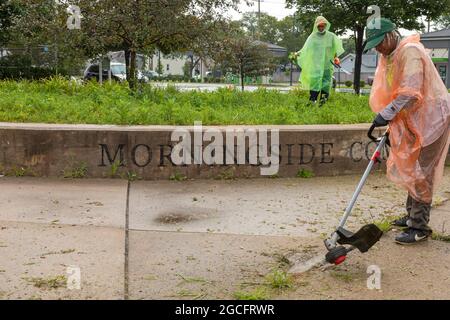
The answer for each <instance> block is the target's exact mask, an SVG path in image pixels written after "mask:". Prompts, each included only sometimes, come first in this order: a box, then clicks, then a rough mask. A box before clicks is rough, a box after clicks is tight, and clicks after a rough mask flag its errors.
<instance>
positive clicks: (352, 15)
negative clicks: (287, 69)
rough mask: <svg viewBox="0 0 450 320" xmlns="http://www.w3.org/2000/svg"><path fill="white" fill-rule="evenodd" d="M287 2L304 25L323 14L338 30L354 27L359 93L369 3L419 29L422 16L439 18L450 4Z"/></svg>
mask: <svg viewBox="0 0 450 320" xmlns="http://www.w3.org/2000/svg"><path fill="white" fill-rule="evenodd" d="M286 4H287V6H288V7H296V8H297V13H296V14H297V16H298V17H299V19H300V20H301V21H302V23H303V24H304V25H311V26H312V25H313V21H314V19H315V17H316V16H317V15H319V14H321V15H323V16H325V17H327V18H328V19H329V20H330V22H331V24H332V27H333V28H334V31H335V32H336V33H337V34H343V33H344V32H346V31H347V30H351V31H353V38H354V40H355V52H356V58H355V72H354V81H353V83H354V89H355V92H356V94H359V93H360V80H361V64H362V55H363V49H364V46H363V44H364V30H365V28H366V24H367V20H368V18H369V17H370V16H371V14H370V13H369V14H368V13H367V9H368V7H370V6H371V5H377V6H378V7H379V8H380V9H381V16H382V17H385V18H389V19H391V20H392V21H393V22H394V23H396V24H397V26H398V27H403V28H406V29H415V30H418V29H421V27H423V24H422V23H421V22H419V20H418V18H419V17H421V16H426V17H427V19H430V20H434V19H436V18H438V17H439V16H441V12H442V8H448V7H449V0H436V1H427V0H409V1H407V4H406V3H405V1H401V0H373V1H369V2H368V1H365V0H321V1H315V0H287V1H286Z"/></svg>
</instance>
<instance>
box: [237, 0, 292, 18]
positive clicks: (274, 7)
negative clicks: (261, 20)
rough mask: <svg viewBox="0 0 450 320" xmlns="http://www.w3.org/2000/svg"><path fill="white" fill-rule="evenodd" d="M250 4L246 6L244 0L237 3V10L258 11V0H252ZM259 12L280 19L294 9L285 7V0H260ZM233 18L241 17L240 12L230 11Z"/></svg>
mask: <svg viewBox="0 0 450 320" xmlns="http://www.w3.org/2000/svg"><path fill="white" fill-rule="evenodd" d="M252 3H253V5H252V6H247V5H246V4H245V1H242V3H241V4H240V5H239V10H240V11H241V12H252V11H258V1H257V0H253V1H252ZM261 12H266V13H268V14H270V15H271V16H274V17H277V18H278V19H282V18H284V17H286V16H289V15H291V14H293V13H294V12H295V10H294V9H286V1H284V0H261ZM231 16H232V18H233V19H235V20H238V19H240V18H241V16H242V14H241V13H239V12H236V11H233V12H232V13H231Z"/></svg>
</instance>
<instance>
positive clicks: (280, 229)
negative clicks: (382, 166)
mask: <svg viewBox="0 0 450 320" xmlns="http://www.w3.org/2000/svg"><path fill="white" fill-rule="evenodd" d="M358 179H359V177H358V176H345V177H329V178H313V179H257V180H236V181H217V180H212V181H211V180H208V181H205V180H202V181H200V180H199V181H185V182H172V181H136V182H130V183H128V182H127V181H125V180H61V179H40V178H5V177H4V178H0V190H1V191H2V192H1V193H0V204H1V208H2V210H1V212H0V256H1V257H2V258H1V260H0V299H126V298H129V299H193V298H195V299H233V298H234V296H235V294H236V293H237V292H241V291H245V292H246V291H252V290H254V289H255V288H258V287H261V286H265V285H264V283H265V282H267V281H266V278H265V276H266V275H267V274H268V273H270V272H271V271H272V270H274V269H280V270H285V269H286V268H287V265H286V264H285V261H286V257H288V256H289V255H292V254H302V255H305V257H307V256H312V255H315V254H320V253H323V251H324V249H323V245H322V239H323V237H325V236H326V235H327V234H329V233H330V232H331V231H332V230H333V227H334V226H335V225H336V223H337V221H338V219H339V217H340V216H341V214H342V211H343V209H344V208H345V206H346V204H347V202H348V200H349V199H350V197H351V195H352V193H353V191H354V188H355V186H356V184H357V181H358ZM404 198H405V192H404V191H402V190H398V189H397V188H396V187H394V186H393V185H392V184H390V183H389V182H387V181H386V180H385V177H384V176H383V175H382V174H378V173H376V174H374V175H373V176H371V177H370V179H369V182H368V185H367V186H366V188H365V189H364V191H363V194H362V196H361V198H360V199H359V202H358V205H357V207H356V208H355V211H354V216H353V217H352V218H351V219H350V222H349V229H351V230H354V229H357V228H358V227H359V226H361V225H363V224H365V223H368V222H371V221H374V220H375V221H379V220H382V219H383V218H384V217H389V216H393V215H398V214H402V213H403V210H404V209H403V204H404V200H405V199H404ZM446 198H450V170H449V168H447V169H446V176H445V177H444V184H443V186H442V187H441V188H440V190H439V194H438V196H437V197H436V199H437V205H438V207H437V208H435V209H434V211H433V213H432V226H433V228H434V229H435V230H436V231H439V232H442V233H446V234H450V201H445V199H446ZM395 234H396V232H395V231H391V232H389V233H388V234H387V235H386V236H385V237H383V239H382V240H381V242H380V243H379V244H377V245H376V247H375V248H374V249H373V250H371V251H370V252H369V253H367V254H365V255H361V254H358V253H352V254H351V256H349V258H348V261H347V262H346V263H345V264H344V265H342V266H340V267H336V268H333V269H329V270H327V271H321V270H312V271H310V272H308V273H307V274H303V275H301V276H299V277H298V278H296V279H294V282H293V285H292V288H291V289H289V290H282V291H280V290H272V289H270V290H268V293H267V295H268V298H274V299H277V298H280V299H284V298H289V299H309V298H319V299H324V298H334V299H340V298H344V299H346V298H356V299H384V298H386V299H402V298H413V299H418V298H425V299H426V298H447V299H448V298H450V289H448V288H450V272H449V266H450V244H449V243H446V242H442V241H434V240H432V241H428V242H426V243H423V244H420V245H418V246H417V247H406V248H405V247H401V246H398V245H395V244H394V243H393V241H392V240H393V237H394V236H395ZM405 257H408V259H405ZM369 265H378V266H380V268H381V270H382V272H383V278H382V291H369V290H368V289H367V287H366V281H367V277H368V275H367V273H366V270H367V267H368V266H369ZM418 266H420V268H419V267H418ZM67 267H76V268H79V270H80V271H81V290H69V289H67V288H66V283H65V280H66V279H65V277H67V276H69V275H68V274H67Z"/></svg>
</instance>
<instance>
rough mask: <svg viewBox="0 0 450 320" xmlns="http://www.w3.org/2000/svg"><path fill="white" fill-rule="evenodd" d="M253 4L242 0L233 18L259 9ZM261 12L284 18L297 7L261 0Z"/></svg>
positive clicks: (404, 32)
mask: <svg viewBox="0 0 450 320" xmlns="http://www.w3.org/2000/svg"><path fill="white" fill-rule="evenodd" d="M251 2H252V3H253V5H251V6H248V5H246V4H245V1H244V0H242V1H241V4H240V5H239V11H240V13H239V12H236V11H234V10H233V11H232V12H230V15H231V17H232V18H233V20H239V19H240V18H241V17H242V13H245V12H254V11H258V0H252V1H251ZM261 12H265V13H268V14H270V15H271V16H274V17H277V18H278V19H283V18H284V17H286V16H289V15H292V14H293V13H294V12H295V9H287V8H286V1H285V0H261ZM400 32H401V33H402V35H410V34H413V33H415V31H410V30H405V29H400Z"/></svg>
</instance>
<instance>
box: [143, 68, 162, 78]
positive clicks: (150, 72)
mask: <svg viewBox="0 0 450 320" xmlns="http://www.w3.org/2000/svg"><path fill="white" fill-rule="evenodd" d="M142 73H143V74H144V76H146V77H147V78H148V79H149V80H153V79H159V78H160V77H161V75H160V74H159V73H158V72H156V71H153V70H146V71H143V72H142Z"/></svg>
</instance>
